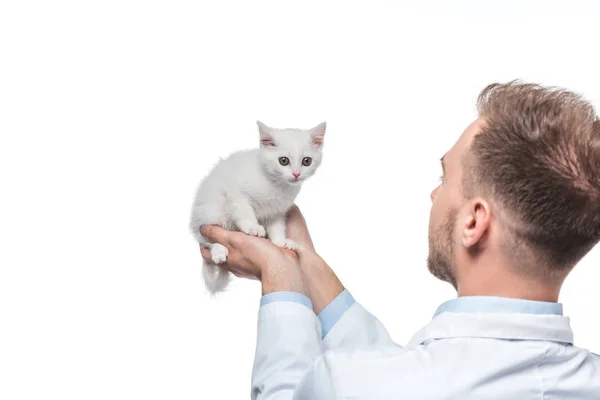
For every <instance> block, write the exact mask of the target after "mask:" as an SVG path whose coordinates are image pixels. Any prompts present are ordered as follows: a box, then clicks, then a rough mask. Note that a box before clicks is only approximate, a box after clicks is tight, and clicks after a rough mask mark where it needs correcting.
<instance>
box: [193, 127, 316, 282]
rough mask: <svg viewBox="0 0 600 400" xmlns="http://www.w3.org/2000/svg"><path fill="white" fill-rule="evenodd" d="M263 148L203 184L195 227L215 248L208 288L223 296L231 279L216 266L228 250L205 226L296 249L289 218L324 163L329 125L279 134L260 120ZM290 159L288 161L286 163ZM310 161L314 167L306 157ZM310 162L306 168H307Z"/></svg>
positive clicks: (221, 166) (225, 165)
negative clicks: (212, 240) (204, 230)
mask: <svg viewBox="0 0 600 400" xmlns="http://www.w3.org/2000/svg"><path fill="white" fill-rule="evenodd" d="M257 124H258V127H259V135H260V147H259V148H257V149H252V150H245V151H238V152H236V153H233V154H231V155H230V156H229V157H228V158H226V159H223V160H221V161H219V163H218V164H217V165H215V167H214V168H213V169H212V171H211V172H210V173H209V175H208V176H206V177H205V178H204V180H203V181H202V182H201V183H200V185H199V187H198V190H197V192H196V198H195V200H194V204H193V206H192V215H191V219H190V224H189V228H190V230H191V232H192V234H193V235H194V237H195V238H196V240H198V242H199V243H200V244H201V245H202V246H205V247H208V248H210V250H211V257H212V261H213V262H212V263H209V262H206V261H205V262H204V265H203V275H204V281H205V283H206V287H207V289H208V290H209V291H210V292H211V293H212V294H215V293H217V292H220V291H223V290H224V289H225V288H226V287H227V285H228V283H229V280H230V274H229V272H228V271H226V270H225V269H222V268H219V267H218V266H217V265H216V264H220V263H223V262H225V261H226V260H227V255H228V252H227V248H226V247H224V246H222V245H220V244H218V243H209V242H208V241H207V240H206V239H205V238H204V237H203V236H202V234H200V226H201V225H219V226H221V227H223V228H225V229H228V230H240V231H242V232H245V233H246V234H248V235H254V236H260V237H265V236H268V237H269V239H270V240H271V241H272V242H273V243H275V244H276V245H278V246H282V247H286V248H289V249H296V248H297V245H296V244H295V243H294V242H293V241H292V240H290V239H287V238H286V232H285V215H286V213H287V211H288V210H289V209H290V207H291V206H292V204H293V203H294V199H295V198H296V196H297V195H298V193H299V192H300V188H301V185H302V182H304V181H305V180H306V179H307V178H309V177H310V176H312V175H313V174H314V173H315V171H316V170H317V168H318V167H319V165H320V164H321V159H322V152H321V150H322V148H323V138H324V136H325V127H326V125H325V122H323V123H321V124H320V125H318V126H316V127H314V128H312V129H308V130H302V129H275V128H270V127H268V126H266V125H265V124H263V123H262V122H260V121H257ZM282 157H284V158H285V159H286V160H287V161H286V160H282ZM307 157H308V158H310V165H308V166H307V165H304V164H306V163H307V161H306V158H307ZM303 161H304V164H303Z"/></svg>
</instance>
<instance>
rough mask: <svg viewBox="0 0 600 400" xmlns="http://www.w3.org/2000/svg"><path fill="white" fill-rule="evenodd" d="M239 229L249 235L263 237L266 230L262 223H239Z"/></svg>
mask: <svg viewBox="0 0 600 400" xmlns="http://www.w3.org/2000/svg"><path fill="white" fill-rule="evenodd" d="M240 231H242V232H244V233H245V234H247V235H250V236H258V237H265V236H267V231H266V230H265V227H264V226H262V225H258V224H256V225H252V224H240Z"/></svg>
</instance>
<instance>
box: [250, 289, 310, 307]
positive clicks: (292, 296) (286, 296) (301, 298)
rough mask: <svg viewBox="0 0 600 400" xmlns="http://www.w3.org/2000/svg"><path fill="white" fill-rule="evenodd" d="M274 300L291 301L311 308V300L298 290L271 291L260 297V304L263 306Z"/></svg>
mask: <svg viewBox="0 0 600 400" xmlns="http://www.w3.org/2000/svg"><path fill="white" fill-rule="evenodd" d="M275 301H291V302H293V303H298V304H302V305H303V306H306V307H308V308H310V309H311V310H312V302H311V301H310V299H309V298H308V297H307V296H305V295H303V294H302V293H298V292H272V293H267V294H265V295H264V296H263V297H261V298H260V306H261V307H262V306H264V305H266V304H269V303H273V302H275Z"/></svg>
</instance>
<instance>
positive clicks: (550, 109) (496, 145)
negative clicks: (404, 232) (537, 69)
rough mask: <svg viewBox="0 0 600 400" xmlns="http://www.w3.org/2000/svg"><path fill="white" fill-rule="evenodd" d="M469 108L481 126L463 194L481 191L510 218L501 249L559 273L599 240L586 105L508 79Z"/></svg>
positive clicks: (567, 94) (599, 166)
mask: <svg viewBox="0 0 600 400" xmlns="http://www.w3.org/2000/svg"><path fill="white" fill-rule="evenodd" d="M477 110H478V112H479V114H480V117H481V118H482V119H483V121H484V124H483V128H482V131H481V132H480V134H478V135H476V136H475V138H474V139H473V143H472V148H471V151H470V153H469V154H468V155H467V157H466V158H465V167H466V168H465V179H464V181H463V192H464V195H465V196H466V197H467V198H470V197H472V196H473V195H474V194H476V192H479V193H480V194H484V193H485V194H487V195H489V196H490V197H491V198H492V199H493V200H494V201H495V202H497V203H498V204H499V205H500V206H501V207H502V209H503V210H505V211H506V212H507V213H508V214H509V215H510V216H511V219H513V220H514V221H515V223H514V224H513V226H511V227H510V229H511V231H510V232H511V233H512V234H513V235H510V236H511V238H507V240H506V245H507V247H508V248H507V250H508V251H510V252H511V254H512V255H513V256H514V257H518V258H519V259H523V258H522V257H523V255H524V254H523V252H526V256H527V258H528V259H529V260H535V262H534V263H533V264H535V265H536V268H535V269H537V270H538V271H531V272H536V273H539V272H540V271H539V268H537V266H539V265H543V266H545V267H547V268H542V269H544V270H545V272H546V273H545V274H544V275H546V276H548V273H550V275H561V274H560V273H561V272H562V271H568V270H570V268H572V267H573V266H574V265H575V264H576V263H577V262H578V261H579V260H580V259H581V258H583V256H584V255H585V254H586V253H588V252H589V251H590V250H591V249H592V248H593V247H594V246H595V245H596V244H597V243H598V241H600V120H599V118H598V116H597V115H596V112H595V110H594V107H593V106H592V105H591V104H590V103H589V102H587V101H586V100H585V99H583V97H582V96H581V95H579V94H576V93H573V92H571V91H568V90H565V89H562V88H558V87H544V86H541V85H538V84H531V83H522V82H520V81H512V82H509V83H505V84H500V83H494V84H491V85H489V86H487V87H486V88H485V89H484V90H483V91H482V92H481V93H480V95H479V97H478V99H477ZM515 246H516V247H518V249H517V250H518V251H515ZM531 256H533V258H530V257H531Z"/></svg>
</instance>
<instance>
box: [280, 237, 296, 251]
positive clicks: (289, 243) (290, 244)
mask: <svg viewBox="0 0 600 400" xmlns="http://www.w3.org/2000/svg"><path fill="white" fill-rule="evenodd" d="M283 247H285V248H286V249H290V250H298V244H296V242H294V241H293V240H292V239H285V243H284V244H283Z"/></svg>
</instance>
